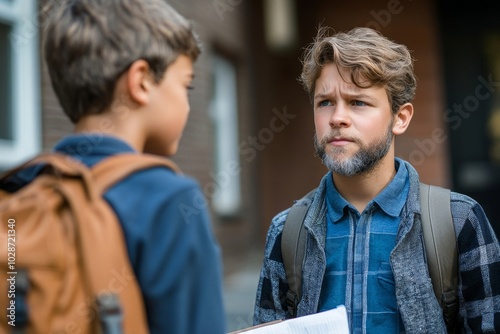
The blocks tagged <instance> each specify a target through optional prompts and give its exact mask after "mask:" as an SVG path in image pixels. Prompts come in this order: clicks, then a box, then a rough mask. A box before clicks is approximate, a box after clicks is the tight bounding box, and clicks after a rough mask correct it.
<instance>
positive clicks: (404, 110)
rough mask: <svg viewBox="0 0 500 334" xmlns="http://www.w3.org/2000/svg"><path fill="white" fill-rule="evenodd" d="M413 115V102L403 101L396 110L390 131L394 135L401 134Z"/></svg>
mask: <svg viewBox="0 0 500 334" xmlns="http://www.w3.org/2000/svg"><path fill="white" fill-rule="evenodd" d="M412 117H413V104H411V103H405V104H403V105H402V106H401V107H399V110H398V112H397V113H396V115H394V124H393V126H392V133H393V134H395V135H400V134H403V133H404V132H405V131H406V129H407V128H408V126H409V125H410V122H411V118H412Z"/></svg>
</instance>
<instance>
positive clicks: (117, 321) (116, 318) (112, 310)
mask: <svg viewBox="0 0 500 334" xmlns="http://www.w3.org/2000/svg"><path fill="white" fill-rule="evenodd" d="M96 304H97V309H98V310H99V319H100V321H101V327H102V333H103V334H120V333H123V328H122V320H123V312H122V308H121V304H120V299H119V298H118V295H116V294H114V293H110V294H106V293H105V294H100V295H98V296H97V297H96Z"/></svg>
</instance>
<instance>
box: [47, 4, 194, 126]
mask: <svg viewBox="0 0 500 334" xmlns="http://www.w3.org/2000/svg"><path fill="white" fill-rule="evenodd" d="M57 2H58V4H54V2H52V5H50V4H49V5H48V6H47V7H45V9H44V11H45V13H46V14H47V17H46V20H47V21H46V22H45V29H44V42H43V52H44V58H45V61H46V63H47V66H48V70H49V74H50V78H51V81H52V86H53V88H54V91H55V93H56V95H57V97H58V98H59V102H60V103H61V106H62V108H63V110H64V112H65V113H66V114H67V115H68V116H69V118H70V119H71V121H72V122H73V123H76V122H78V121H79V120H80V118H81V117H82V116H83V115H85V114H88V113H94V114H96V113H100V112H101V111H103V110H104V109H106V108H108V107H109V106H110V105H111V103H112V100H113V95H114V89H115V84H116V81H117V80H118V78H119V77H120V76H121V75H122V74H123V73H124V72H125V71H126V70H127V69H128V67H129V66H130V65H131V64H132V63H133V62H134V61H136V60H139V59H143V60H145V61H147V62H148V64H149V67H150V71H151V74H152V76H153V78H154V80H155V82H156V83H159V82H160V81H161V80H162V78H163V75H164V74H165V71H166V69H167V67H168V66H169V65H170V64H171V63H172V62H174V61H175V59H177V57H178V56H179V55H181V54H183V55H186V56H188V57H190V58H191V59H192V60H193V61H195V60H196V58H197V57H198V55H199V54H200V45H199V41H198V39H197V36H196V35H195V33H194V31H193V29H192V26H191V24H190V23H189V22H188V21H187V20H186V19H185V18H184V17H183V16H181V15H180V14H179V13H177V12H176V11H175V10H174V9H173V8H172V7H170V6H169V5H168V4H167V3H166V2H165V1H163V0H65V1H62V3H61V1H57Z"/></svg>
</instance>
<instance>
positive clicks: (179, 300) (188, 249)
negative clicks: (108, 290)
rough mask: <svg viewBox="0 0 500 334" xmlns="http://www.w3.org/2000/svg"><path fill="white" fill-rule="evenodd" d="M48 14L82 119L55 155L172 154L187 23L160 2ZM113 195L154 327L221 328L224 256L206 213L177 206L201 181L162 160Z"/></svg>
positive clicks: (57, 64) (194, 194)
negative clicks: (184, 212)
mask: <svg viewBox="0 0 500 334" xmlns="http://www.w3.org/2000/svg"><path fill="white" fill-rule="evenodd" d="M59 3H60V2H59ZM48 13H49V15H48V17H47V21H46V22H45V26H44V32H43V33H44V45H43V51H44V57H45V60H46V63H47V66H48V70H49V73H50V78H51V81H52V85H53V88H54V91H55V93H56V95H57V97H58V99H59V102H60V104H61V106H62V108H63V110H64V112H65V114H66V115H67V116H68V117H69V118H70V119H71V121H72V122H73V123H74V124H75V134H73V135H70V136H68V137H66V138H64V139H62V140H61V141H60V142H59V143H58V144H57V145H56V147H55V151H56V152H59V153H63V154H66V155H68V156H69V157H71V158H73V159H76V160H79V161H81V162H82V163H83V164H85V165H87V166H93V165H95V164H96V163H98V162H100V161H102V160H103V159H106V158H107V157H109V156H112V155H116V154H122V153H136V154H141V153H149V154H154V155H158V156H165V157H168V156H171V155H173V154H175V153H176V151H177V148H178V144H179V140H180V138H181V135H182V132H183V130H184V126H185V124H186V121H187V119H188V114H189V109H190V107H189V101H188V90H189V89H190V86H191V82H192V80H193V62H194V61H195V60H196V59H197V57H198V55H199V53H200V48H199V44H198V41H197V38H196V36H195V34H194V32H193V30H192V28H191V25H190V24H189V23H188V21H187V20H186V19H185V18H183V17H182V16H181V15H179V14H178V13H177V12H176V11H175V10H174V9H173V8H171V7H170V6H169V5H167V4H166V3H165V2H164V1H162V0H75V1H65V2H63V3H62V4H54V5H53V6H52V8H49V9H48ZM24 181H25V182H29V181H30V180H29V179H27V180H24ZM104 197H105V199H106V200H107V202H108V203H109V204H110V205H111V207H112V208H113V209H114V211H115V213H116V215H117V217H118V219H119V221H120V223H121V226H122V228H123V232H124V235H125V239H126V246H127V250H128V254H129V257H130V261H131V264H132V267H133V269H134V273H135V275H136V278H137V280H138V283H139V285H140V288H141V291H142V295H143V299H144V303H145V308H146V310H145V311H146V314H147V322H148V326H149V331H150V333H179V334H180V333H182V334H185V333H224V332H225V319H224V309H223V303H222V293H221V291H222V286H221V283H222V278H221V274H222V272H221V262H220V254H219V248H218V245H217V243H216V241H215V239H214V236H213V233H212V231H211V226H210V222H209V217H208V214H207V212H206V210H204V208H205V207H203V208H202V209H200V208H201V206H200V205H199V204H198V205H197V206H196V209H197V210H198V211H197V213H198V214H196V215H194V214H193V215H190V216H189V217H187V216H183V215H182V212H181V210H180V208H181V207H183V206H187V207H192V206H193V203H194V199H195V198H196V199H197V201H198V200H199V198H202V194H201V191H200V189H199V186H198V185H197V183H196V182H195V181H193V180H191V179H189V178H187V177H183V176H179V175H178V174H176V173H175V172H174V171H172V170H170V169H167V168H164V167H155V168H150V169H146V170H142V171H139V172H136V173H134V174H132V175H130V176H128V177H127V178H125V179H124V180H123V181H121V182H119V183H118V184H116V185H114V186H113V187H111V188H110V189H109V190H108V191H107V192H106V193H105V194H104ZM196 203H198V202H196ZM110 247H112V245H110ZM96 261H98V259H96ZM125 288H126V287H125Z"/></svg>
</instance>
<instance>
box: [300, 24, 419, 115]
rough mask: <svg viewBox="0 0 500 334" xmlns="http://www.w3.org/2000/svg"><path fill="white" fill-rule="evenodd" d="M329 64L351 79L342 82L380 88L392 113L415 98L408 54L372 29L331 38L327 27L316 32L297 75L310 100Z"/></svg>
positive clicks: (401, 47) (415, 82)
mask: <svg viewBox="0 0 500 334" xmlns="http://www.w3.org/2000/svg"><path fill="white" fill-rule="evenodd" d="M328 63H334V64H335V65H336V66H337V67H338V68H339V69H345V70H347V71H348V73H349V74H350V77H349V78H343V79H344V80H350V81H351V82H352V83H354V84H355V85H356V86H358V87H360V88H367V87H370V86H372V85H382V86H383V87H384V88H385V90H386V92H387V96H388V98H389V103H390V104H391V109H392V112H393V113H396V112H397V111H398V109H399V107H400V106H401V105H403V104H405V103H407V102H411V101H412V100H413V98H414V96H415V90H416V87H417V80H416V78H415V74H414V73H413V58H412V56H411V54H410V51H409V50H408V48H407V47H406V46H404V45H402V44H397V43H395V42H393V41H391V40H389V39H388V38H386V37H384V36H382V35H381V34H380V33H379V32H377V31H375V30H373V29H370V28H354V29H352V30H350V31H348V32H341V33H338V34H335V35H333V36H328V28H320V29H319V31H318V35H317V37H316V39H315V41H314V43H312V44H311V45H309V47H308V48H307V49H306V51H305V52H304V56H303V61H302V64H303V68H302V73H301V76H300V81H301V82H302V84H303V85H304V88H305V89H306V91H307V92H308V93H309V96H310V97H311V99H312V96H313V94H314V85H315V83H316V79H317V78H318V77H319V75H320V72H321V69H322V68H323V66H324V65H325V64H328Z"/></svg>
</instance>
